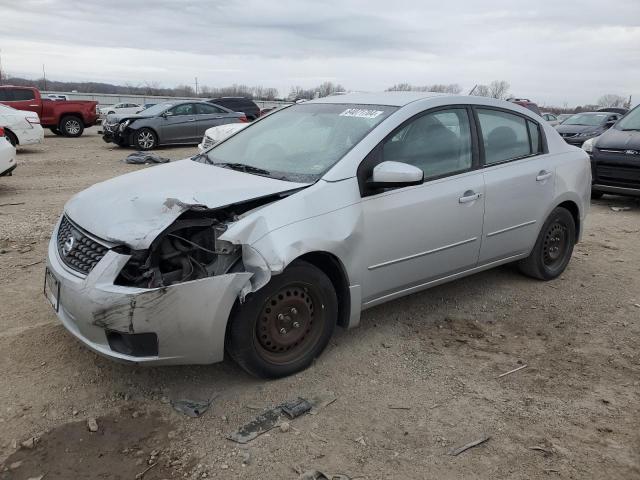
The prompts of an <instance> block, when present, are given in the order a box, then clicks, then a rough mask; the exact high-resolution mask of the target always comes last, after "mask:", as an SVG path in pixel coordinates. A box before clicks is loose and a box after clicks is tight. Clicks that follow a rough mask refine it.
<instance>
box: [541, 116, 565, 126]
mask: <svg viewBox="0 0 640 480" xmlns="http://www.w3.org/2000/svg"><path fill="white" fill-rule="evenodd" d="M540 116H541V117H542V118H544V119H545V120H546V122H547V123H548V124H549V125H551V126H552V127H555V126H556V125H560V120H558V117H556V116H555V115H554V114H553V113H542V114H540Z"/></svg>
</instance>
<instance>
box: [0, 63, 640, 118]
mask: <svg viewBox="0 0 640 480" xmlns="http://www.w3.org/2000/svg"><path fill="white" fill-rule="evenodd" d="M0 84H5V85H18V86H28V87H37V88H39V89H40V90H51V91H61V92H69V91H77V92H79V93H107V94H117V95H155V96H162V97H201V98H214V97H248V98H252V99H254V100H290V101H297V100H311V99H313V98H322V97H326V96H329V95H335V94H340V93H345V92H346V91H347V89H346V88H345V87H343V86H342V85H341V84H339V83H333V82H329V81H327V82H323V83H321V84H320V85H317V86H315V87H312V88H304V87H301V86H299V85H296V86H292V87H291V88H290V90H289V93H288V94H287V96H286V97H284V98H283V97H281V96H280V94H279V91H278V89H277V88H273V87H263V86H261V85H255V86H250V85H245V84H233V85H230V86H226V87H212V86H208V85H199V86H198V91H197V92H196V88H195V87H196V86H195V84H194V85H189V84H182V85H178V86H176V87H173V88H167V87H163V86H162V85H161V84H160V82H155V81H154V82H142V83H139V84H132V83H128V82H127V83H125V84H124V85H114V84H111V83H104V82H60V81H56V80H48V79H44V78H39V79H35V80H32V79H27V78H21V77H14V76H9V75H7V73H6V72H5V71H2V72H0ZM510 89H511V85H510V84H509V82H507V81H506V80H493V81H492V82H490V83H489V84H478V85H475V86H474V87H473V88H472V89H471V90H470V91H469V92H468V93H469V95H476V96H481V97H490V98H497V99H500V100H506V99H508V98H510V97H512V94H511V93H510ZM386 91H388V92H408V91H414V92H439V93H449V94H454V95H458V94H460V93H462V87H461V86H460V85H459V84H457V83H449V84H440V83H436V84H430V85H412V84H410V83H397V84H394V85H392V86H390V87H388V88H387V89H386ZM532 100H533V101H535V99H532ZM607 107H626V108H630V107H631V98H630V97H629V98H627V97H624V96H622V95H618V94H613V93H609V94H605V95H602V96H601V97H600V98H599V99H598V101H597V102H596V103H595V104H588V105H580V106H577V107H569V106H568V105H566V104H565V105H564V106H562V107H558V106H545V107H544V109H545V111H550V112H553V113H578V112H583V111H589V110H596V109H598V108H607Z"/></svg>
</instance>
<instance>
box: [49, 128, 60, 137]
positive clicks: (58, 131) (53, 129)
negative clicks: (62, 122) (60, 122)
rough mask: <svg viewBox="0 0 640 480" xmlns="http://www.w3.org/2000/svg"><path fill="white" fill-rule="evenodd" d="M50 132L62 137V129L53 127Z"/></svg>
mask: <svg viewBox="0 0 640 480" xmlns="http://www.w3.org/2000/svg"><path fill="white" fill-rule="evenodd" d="M49 130H51V133H53V134H55V135H62V132H61V131H60V129H59V128H58V127H51V128H50V129H49Z"/></svg>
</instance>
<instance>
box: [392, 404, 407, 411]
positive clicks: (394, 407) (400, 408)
mask: <svg viewBox="0 0 640 480" xmlns="http://www.w3.org/2000/svg"><path fill="white" fill-rule="evenodd" d="M388 407H389V409H391V410H411V407H405V406H402V405H388Z"/></svg>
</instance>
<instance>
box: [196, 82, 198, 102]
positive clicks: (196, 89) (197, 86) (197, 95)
mask: <svg viewBox="0 0 640 480" xmlns="http://www.w3.org/2000/svg"><path fill="white" fill-rule="evenodd" d="M197 96H198V77H196V97H197Z"/></svg>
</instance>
